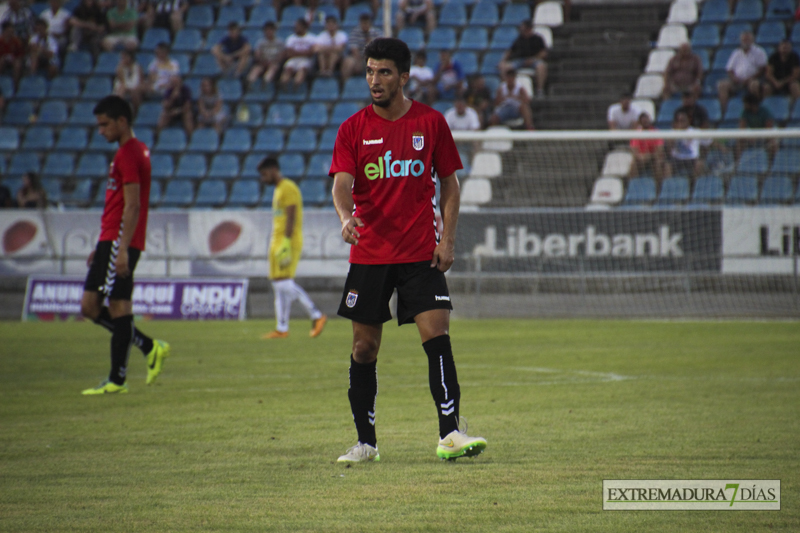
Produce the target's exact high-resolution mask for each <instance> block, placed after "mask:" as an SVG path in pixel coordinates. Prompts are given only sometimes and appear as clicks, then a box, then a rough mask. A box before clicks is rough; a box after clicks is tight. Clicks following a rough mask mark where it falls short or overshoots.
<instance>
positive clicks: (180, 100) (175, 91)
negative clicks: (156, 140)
mask: <svg viewBox="0 0 800 533" xmlns="http://www.w3.org/2000/svg"><path fill="white" fill-rule="evenodd" d="M175 122H180V123H181V124H182V125H183V129H184V131H186V136H187V137H188V136H191V135H192V131H193V130H194V117H193V116H192V90H191V89H189V87H188V86H187V85H186V84H184V83H183V78H181V76H180V74H174V75H173V76H172V77H171V78H170V83H169V87H167V90H166V91H165V92H164V98H163V99H162V100H161V115H159V117H158V126H157V130H158V131H161V130H162V129H164V128H166V127H168V126H170V125H171V124H173V123H175Z"/></svg>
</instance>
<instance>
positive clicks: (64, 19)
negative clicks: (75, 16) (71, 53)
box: [39, 0, 72, 50]
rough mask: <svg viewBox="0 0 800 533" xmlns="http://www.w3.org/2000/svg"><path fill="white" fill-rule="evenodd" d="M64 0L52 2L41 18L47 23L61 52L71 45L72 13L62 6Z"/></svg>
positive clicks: (53, 0) (52, 0)
mask: <svg viewBox="0 0 800 533" xmlns="http://www.w3.org/2000/svg"><path fill="white" fill-rule="evenodd" d="M61 4H62V0H50V7H48V8H47V9H45V10H44V11H42V14H41V15H39V18H40V19H42V20H44V21H45V22H47V30H48V31H49V32H50V35H51V36H52V37H53V38H54V39H55V40H56V42H57V43H58V49H59V50H65V49H66V47H67V45H68V44H69V19H70V18H71V17H72V13H70V12H69V10H68V9H66V8H64V7H63V6H62V5H61Z"/></svg>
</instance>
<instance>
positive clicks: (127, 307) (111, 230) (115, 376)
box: [81, 96, 170, 394]
mask: <svg viewBox="0 0 800 533" xmlns="http://www.w3.org/2000/svg"><path fill="white" fill-rule="evenodd" d="M94 115H95V117H96V119H97V126H98V128H99V130H100V134H101V135H102V136H103V137H105V138H106V140H107V141H108V142H110V143H113V142H116V143H119V149H118V150H117V153H116V155H115V156H114V161H113V162H112V163H111V168H110V169H109V172H108V182H107V185H106V201H105V207H104V208H103V217H102V221H101V225H100V239H99V241H98V243H97V246H96V247H95V250H94V252H92V253H91V254H90V255H89V259H88V260H87V265H88V266H89V273H88V274H87V275H86V283H85V284H84V289H83V299H82V301H81V313H82V314H83V316H85V317H86V318H89V319H91V320H93V321H94V322H95V323H96V324H97V325H99V326H102V327H104V328H106V329H107V330H109V331H110V332H111V373H110V374H109V376H108V381H106V382H104V383H101V384H100V385H99V386H97V387H94V388H92V389H86V390H85V391H83V394H108V393H126V392H128V385H127V384H126V383H125V377H126V373H127V367H128V355H129V354H130V349H131V344H135V345H136V346H137V347H138V348H139V349H141V350H142V353H143V354H144V355H145V356H146V357H147V384H148V385H150V384H151V383H153V381H155V379H156V378H157V377H158V375H159V374H160V373H161V369H162V365H163V363H164V359H165V358H166V357H168V356H169V351H170V348H169V344H167V343H165V342H163V341H158V340H156V341H154V340H153V339H151V338H150V337H148V336H147V335H145V334H143V333H142V332H141V331H139V330H138V329H137V328H136V327H135V326H134V325H133V304H132V302H131V295H132V294H133V272H134V270H135V269H136V263H137V262H138V260H139V255H140V254H141V253H142V252H143V251H144V244H145V237H146V233H147V211H148V207H149V204H150V150H149V149H148V148H147V146H145V144H144V143H142V142H141V141H139V140H138V139H137V138H136V137H134V136H133V131H132V130H131V122H132V120H133V113H132V111H131V106H130V105H129V104H128V102H126V101H125V100H123V99H122V98H120V97H119V96H107V97H105V98H103V99H102V100H100V101H99V102H98V103H97V105H96V106H95V108H94ZM106 297H107V298H108V307H106V306H104V305H103V300H104V299H105V298H106Z"/></svg>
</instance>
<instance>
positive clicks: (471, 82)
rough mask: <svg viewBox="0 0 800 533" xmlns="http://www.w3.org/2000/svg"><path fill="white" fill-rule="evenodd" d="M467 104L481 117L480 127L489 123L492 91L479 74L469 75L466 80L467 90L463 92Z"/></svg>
mask: <svg viewBox="0 0 800 533" xmlns="http://www.w3.org/2000/svg"><path fill="white" fill-rule="evenodd" d="M464 99H465V100H466V101H467V105H468V106H470V107H471V108H472V109H474V110H475V111H476V112H477V113H478V118H480V119H481V128H485V127H486V125H487V124H489V117H491V116H492V100H493V97H492V91H490V90H489V88H488V87H487V86H486V79H485V78H484V77H483V76H481V75H480V74H476V75H474V76H472V77H470V78H469V79H468V81H467V90H466V91H465V92H464Z"/></svg>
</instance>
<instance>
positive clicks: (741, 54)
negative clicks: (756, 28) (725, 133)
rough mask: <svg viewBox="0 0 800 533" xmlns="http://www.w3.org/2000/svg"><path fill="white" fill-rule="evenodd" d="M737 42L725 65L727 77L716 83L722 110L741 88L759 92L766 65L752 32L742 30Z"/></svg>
mask: <svg viewBox="0 0 800 533" xmlns="http://www.w3.org/2000/svg"><path fill="white" fill-rule="evenodd" d="M739 42H740V44H741V46H740V47H739V48H737V49H736V50H734V52H733V54H731V57H730V59H728V64H727V65H726V67H725V70H727V71H728V77H727V78H726V79H724V80H720V81H719V83H718V84H717V92H718V93H719V105H720V107H721V108H722V111H723V112H725V110H726V109H727V108H728V100H729V99H730V97H731V96H733V95H734V94H736V93H738V92H740V91H741V90H743V89H745V90H747V91H748V92H751V93H753V94H756V95H757V94H759V92H760V88H761V78H762V76H763V75H764V71H765V70H766V67H767V53H766V52H765V51H764V49H763V48H761V47H760V46H758V45H757V44H755V42H754V40H753V33H752V32H750V31H743V32H742V34H741V35H740V36H739Z"/></svg>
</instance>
